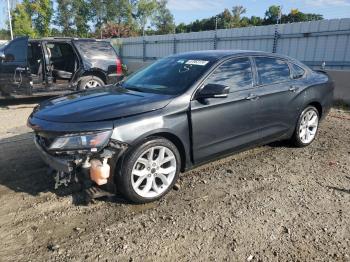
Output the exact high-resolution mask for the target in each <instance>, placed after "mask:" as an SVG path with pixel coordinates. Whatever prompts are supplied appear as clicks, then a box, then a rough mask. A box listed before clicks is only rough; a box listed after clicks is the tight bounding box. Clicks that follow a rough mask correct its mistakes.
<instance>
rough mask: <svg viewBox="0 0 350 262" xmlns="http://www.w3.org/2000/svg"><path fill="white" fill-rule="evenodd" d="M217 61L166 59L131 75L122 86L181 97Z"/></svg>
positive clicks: (194, 57)
mask: <svg viewBox="0 0 350 262" xmlns="http://www.w3.org/2000/svg"><path fill="white" fill-rule="evenodd" d="M216 61H217V60H216V59H213V58H208V57H196V56H170V57H165V58H162V59H159V60H158V61H156V62H155V63H153V64H151V65H149V66H147V67H145V68H143V69H141V70H140V71H137V72H135V73H134V74H132V75H130V76H129V77H128V78H127V79H125V80H124V81H123V83H122V84H121V85H122V87H123V88H126V89H129V90H133V91H137V92H143V93H156V94H163V95H173V96H176V95H180V94H183V93H185V92H186V91H187V90H188V89H189V88H190V87H191V86H192V85H193V84H194V83H195V82H196V81H198V80H199V79H200V78H201V77H202V76H203V75H204V74H205V73H206V72H208V71H209V70H210V68H212V66H213V65H214V64H215V62H216Z"/></svg>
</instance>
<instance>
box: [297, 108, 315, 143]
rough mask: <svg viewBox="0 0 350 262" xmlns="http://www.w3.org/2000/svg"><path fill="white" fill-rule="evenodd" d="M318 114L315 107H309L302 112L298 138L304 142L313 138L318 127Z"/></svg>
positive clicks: (309, 141) (308, 141)
mask: <svg viewBox="0 0 350 262" xmlns="http://www.w3.org/2000/svg"><path fill="white" fill-rule="evenodd" d="M318 121H319V119H318V114H317V112H316V111H315V109H312V108H311V109H309V110H307V111H306V112H304V113H303V115H302V117H301V121H300V126H299V138H300V141H301V142H302V143H304V144H309V143H311V142H312V140H314V138H315V136H316V132H317V128H318Z"/></svg>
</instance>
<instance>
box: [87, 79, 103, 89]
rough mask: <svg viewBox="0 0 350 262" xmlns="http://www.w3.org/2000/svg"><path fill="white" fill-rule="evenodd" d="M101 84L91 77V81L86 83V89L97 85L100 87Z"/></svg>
mask: <svg viewBox="0 0 350 262" xmlns="http://www.w3.org/2000/svg"><path fill="white" fill-rule="evenodd" d="M100 86H101V84H100V83H99V82H98V81H96V80H94V79H91V80H90V81H89V82H87V83H86V84H85V89H89V88H96V87H100Z"/></svg>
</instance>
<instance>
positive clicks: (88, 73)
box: [82, 71, 107, 84]
mask: <svg viewBox="0 0 350 262" xmlns="http://www.w3.org/2000/svg"><path fill="white" fill-rule="evenodd" d="M82 76H96V77H98V78H100V79H101V80H102V81H103V82H104V83H105V84H106V83H107V79H106V76H105V75H104V74H103V73H101V72H99V71H88V72H85V73H84V74H83V75H82Z"/></svg>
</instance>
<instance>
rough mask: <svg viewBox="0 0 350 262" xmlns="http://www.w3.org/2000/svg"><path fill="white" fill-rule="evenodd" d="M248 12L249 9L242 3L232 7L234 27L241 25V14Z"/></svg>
mask: <svg viewBox="0 0 350 262" xmlns="http://www.w3.org/2000/svg"><path fill="white" fill-rule="evenodd" d="M246 12H247V9H246V8H244V7H243V6H241V5H238V6H234V7H233V8H232V15H233V17H232V18H233V19H232V27H240V26H241V25H240V22H241V16H242V15H243V14H244V13H246Z"/></svg>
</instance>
